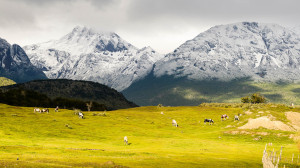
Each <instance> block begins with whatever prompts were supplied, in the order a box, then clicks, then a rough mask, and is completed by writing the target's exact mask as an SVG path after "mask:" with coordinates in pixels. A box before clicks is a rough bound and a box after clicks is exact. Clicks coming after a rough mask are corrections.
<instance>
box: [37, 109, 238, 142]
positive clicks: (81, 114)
mask: <svg viewBox="0 0 300 168" xmlns="http://www.w3.org/2000/svg"><path fill="white" fill-rule="evenodd" d="M58 110H59V107H58V106H57V107H56V108H55V110H54V111H55V112H58ZM33 111H34V112H35V113H36V112H38V113H44V112H47V113H49V109H48V108H46V109H42V110H41V109H39V108H36V107H35V108H34V110H33ZM75 114H76V115H78V117H79V118H81V119H83V113H82V112H81V111H79V112H78V113H76V112H75ZM161 114H162V115H163V114H164V113H163V112H161ZM228 118H229V117H228V115H227V114H223V115H221V121H223V120H226V119H228ZM234 121H240V118H239V116H238V115H235V116H234ZM204 123H205V124H206V123H209V125H211V124H214V120H212V119H207V118H205V119H204ZM172 126H174V127H178V124H177V122H176V120H175V119H172ZM124 144H125V145H129V144H128V138H127V136H125V137H124Z"/></svg>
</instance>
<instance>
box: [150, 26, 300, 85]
mask: <svg viewBox="0 0 300 168" xmlns="http://www.w3.org/2000/svg"><path fill="white" fill-rule="evenodd" d="M299 55H300V38H299V36H297V35H296V34H295V33H294V32H292V31H290V30H288V29H287V28H284V27H282V26H280V25H277V24H264V23H257V22H240V23H235V24H228V25H219V26H215V27H212V28H210V29H209V30H207V31H205V32H203V33H200V34H199V35H198V36H196V37H195V38H194V39H192V40H188V41H187V42H185V43H184V44H182V45H181V46H180V47H178V48H177V49H176V50H174V52H173V53H170V54H168V55H166V57H165V58H163V59H162V60H161V61H158V62H157V63H156V65H155V69H154V74H155V75H156V76H157V77H159V76H163V75H173V76H175V77H187V78H190V79H196V80H202V79H214V78H217V79H220V80H231V79H235V78H243V77H251V78H253V79H255V80H269V81H276V80H281V79H283V80H299V79H300V75H299V74H300V73H299V67H300V58H299ZM287 74H288V75H287Z"/></svg>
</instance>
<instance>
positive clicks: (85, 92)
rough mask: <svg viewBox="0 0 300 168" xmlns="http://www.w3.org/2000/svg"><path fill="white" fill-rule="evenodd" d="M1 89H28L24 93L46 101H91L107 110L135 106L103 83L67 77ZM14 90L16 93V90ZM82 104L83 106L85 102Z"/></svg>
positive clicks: (2, 88) (33, 103)
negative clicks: (38, 96) (39, 95)
mask: <svg viewBox="0 0 300 168" xmlns="http://www.w3.org/2000/svg"><path fill="white" fill-rule="evenodd" d="M1 90H2V91H3V92H8V91H10V90H21V93H22V91H27V92H28V91H29V92H28V94H26V93H25V95H30V94H36V95H38V94H42V95H46V96H47V98H45V99H46V100H47V101H48V98H49V99H52V100H54V99H58V98H63V99H62V100H61V101H57V103H64V100H65V99H71V100H79V101H86V102H89V101H93V102H96V103H98V104H103V105H104V106H105V107H106V109H107V110H115V109H121V108H131V107H137V105H136V104H134V103H132V102H129V101H128V100H127V99H126V98H125V97H124V96H123V95H122V94H121V93H119V92H117V91H116V90H114V89H112V88H110V87H107V86H105V85H102V84H99V83H95V82H89V81H76V80H67V79H49V80H36V81H30V82H26V83H21V84H15V85H10V86H5V87H0V91H1ZM15 92H17V93H18V91H15ZM15 92H12V93H15ZM32 92H37V93H32ZM22 94H24V93H22ZM22 94H20V95H22ZM12 97H14V96H12ZM41 97H42V96H41ZM44 97H45V96H44ZM41 100H42V98H41ZM31 102H32V103H31V106H36V105H35V101H31ZM26 103H28V102H25V104H26ZM8 104H9V103H8ZM50 104H51V103H50ZM67 104H68V103H66V104H65V105H67ZM12 105H15V104H12ZM83 106H85V104H84V105H83ZM53 107H56V105H54V106H53ZM82 110H83V109H82Z"/></svg>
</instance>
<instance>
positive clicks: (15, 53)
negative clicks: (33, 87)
mask: <svg viewBox="0 0 300 168" xmlns="http://www.w3.org/2000/svg"><path fill="white" fill-rule="evenodd" d="M0 76H2V77H6V78H9V79H12V80H13V81H15V82H17V83H19V82H26V81H30V80H35V79H47V77H46V75H45V74H44V73H43V72H42V71H41V70H38V69H37V68H36V67H35V66H34V65H32V63H31V62H30V60H29V58H28V56H27V55H26V53H25V51H24V50H23V49H22V48H21V47H20V46H19V45H17V44H13V45H11V44H9V43H8V42H7V41H6V40H4V39H2V38H0Z"/></svg>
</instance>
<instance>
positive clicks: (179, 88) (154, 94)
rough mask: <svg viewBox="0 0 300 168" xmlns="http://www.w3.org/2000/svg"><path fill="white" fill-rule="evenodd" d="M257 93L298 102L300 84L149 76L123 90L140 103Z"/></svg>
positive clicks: (184, 102) (199, 100)
mask: <svg viewBox="0 0 300 168" xmlns="http://www.w3.org/2000/svg"><path fill="white" fill-rule="evenodd" d="M255 92H260V93H261V94H263V95H264V96H265V97H266V98H267V99H268V100H269V102H276V103H284V104H290V103H292V102H293V103H294V104H300V83H285V82H277V83H276V82H254V81H253V80H251V79H249V78H240V79H235V80H231V81H220V80H201V81H199V80H189V79H186V78H173V77H172V76H162V77H160V78H156V77H154V75H153V74H152V75H149V76H147V77H146V78H145V79H143V80H141V81H139V82H137V83H134V84H133V85H131V86H130V87H129V88H127V89H126V90H124V91H123V92H122V93H123V94H124V95H125V97H126V98H127V99H128V100H130V101H134V102H135V103H137V104H138V105H140V106H145V105H157V104H163V105H167V106H168V105H170V106H184V105H199V104H200V103H203V102H226V103H233V102H236V103H237V102H240V98H241V97H244V96H248V95H250V94H251V93H255Z"/></svg>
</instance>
